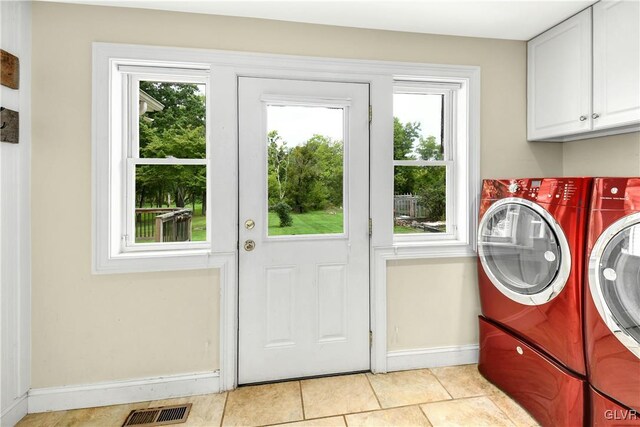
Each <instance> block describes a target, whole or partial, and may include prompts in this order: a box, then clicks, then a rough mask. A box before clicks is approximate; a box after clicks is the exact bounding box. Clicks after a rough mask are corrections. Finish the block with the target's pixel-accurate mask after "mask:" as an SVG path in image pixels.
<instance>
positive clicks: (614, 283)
mask: <svg viewBox="0 0 640 427" xmlns="http://www.w3.org/2000/svg"><path fill="white" fill-rule="evenodd" d="M599 274H600V283H601V286H602V295H603V297H604V299H605V302H606V304H607V306H608V307H609V309H610V310H611V312H612V314H613V316H614V317H615V319H616V320H617V322H618V325H620V326H621V327H622V328H624V329H625V330H626V332H627V333H628V334H629V335H631V336H632V337H633V338H634V339H635V340H636V341H637V342H638V343H640V224H636V225H634V226H631V227H629V228H626V229H624V230H623V231H621V232H620V233H618V234H616V235H615V236H614V237H613V239H611V241H610V242H609V244H608V245H607V246H606V247H605V250H604V253H603V255H602V258H601V264H600V272H599Z"/></svg>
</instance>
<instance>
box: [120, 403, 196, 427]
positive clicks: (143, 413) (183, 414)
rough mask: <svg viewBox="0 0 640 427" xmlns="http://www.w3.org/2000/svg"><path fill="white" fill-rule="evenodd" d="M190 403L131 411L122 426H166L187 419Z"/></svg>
mask: <svg viewBox="0 0 640 427" xmlns="http://www.w3.org/2000/svg"><path fill="white" fill-rule="evenodd" d="M189 411H191V403H187V404H184V405H172V406H160V407H158V408H148V409H137V410H135V411H131V413H130V414H129V416H128V417H127V420H126V421H125V422H124V424H123V425H122V427H126V426H145V427H148V426H166V425H169V424H179V423H183V422H185V421H187V417H188V416H189Z"/></svg>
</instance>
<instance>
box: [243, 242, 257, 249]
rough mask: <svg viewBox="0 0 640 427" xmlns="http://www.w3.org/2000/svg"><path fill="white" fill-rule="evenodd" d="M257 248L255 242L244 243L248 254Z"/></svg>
mask: <svg viewBox="0 0 640 427" xmlns="http://www.w3.org/2000/svg"><path fill="white" fill-rule="evenodd" d="M255 248H256V242H254V241H253V240H247V241H245V242H244V250H245V251H247V252H251V251H252V250H254V249H255Z"/></svg>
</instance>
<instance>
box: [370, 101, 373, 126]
mask: <svg viewBox="0 0 640 427" xmlns="http://www.w3.org/2000/svg"><path fill="white" fill-rule="evenodd" d="M372 119H373V107H372V106H371V105H369V123H371V120H372Z"/></svg>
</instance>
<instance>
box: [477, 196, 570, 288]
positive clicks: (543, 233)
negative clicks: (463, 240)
mask: <svg viewBox="0 0 640 427" xmlns="http://www.w3.org/2000/svg"><path fill="white" fill-rule="evenodd" d="M483 223H484V226H483V227H482V229H481V230H480V236H479V242H478V244H479V245H481V246H482V248H481V251H480V253H481V257H482V259H481V261H482V264H483V266H484V268H485V271H486V270H488V271H487V272H488V273H490V274H492V275H493V276H494V278H495V280H493V282H494V284H496V286H498V284H500V285H502V286H504V287H506V288H507V289H509V290H510V291H512V292H515V293H516V294H520V295H535V294H538V293H540V292H542V291H543V290H544V289H546V288H547V287H548V286H550V285H551V284H552V283H553V280H554V278H555V277H556V275H557V274H558V269H559V268H560V263H561V261H562V259H561V258H562V253H561V251H560V247H559V244H558V238H557V236H556V235H555V233H554V232H553V230H552V229H551V227H550V226H549V224H548V223H547V221H546V220H545V219H544V218H543V217H542V216H541V215H540V214H538V213H537V212H536V211H534V210H533V209H530V208H528V207H527V206H524V205H521V204H517V203H510V204H505V205H504V206H501V207H500V208H499V209H497V210H495V211H494V212H493V213H491V216H490V217H489V218H486V219H484V220H483ZM496 282H498V283H496Z"/></svg>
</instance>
